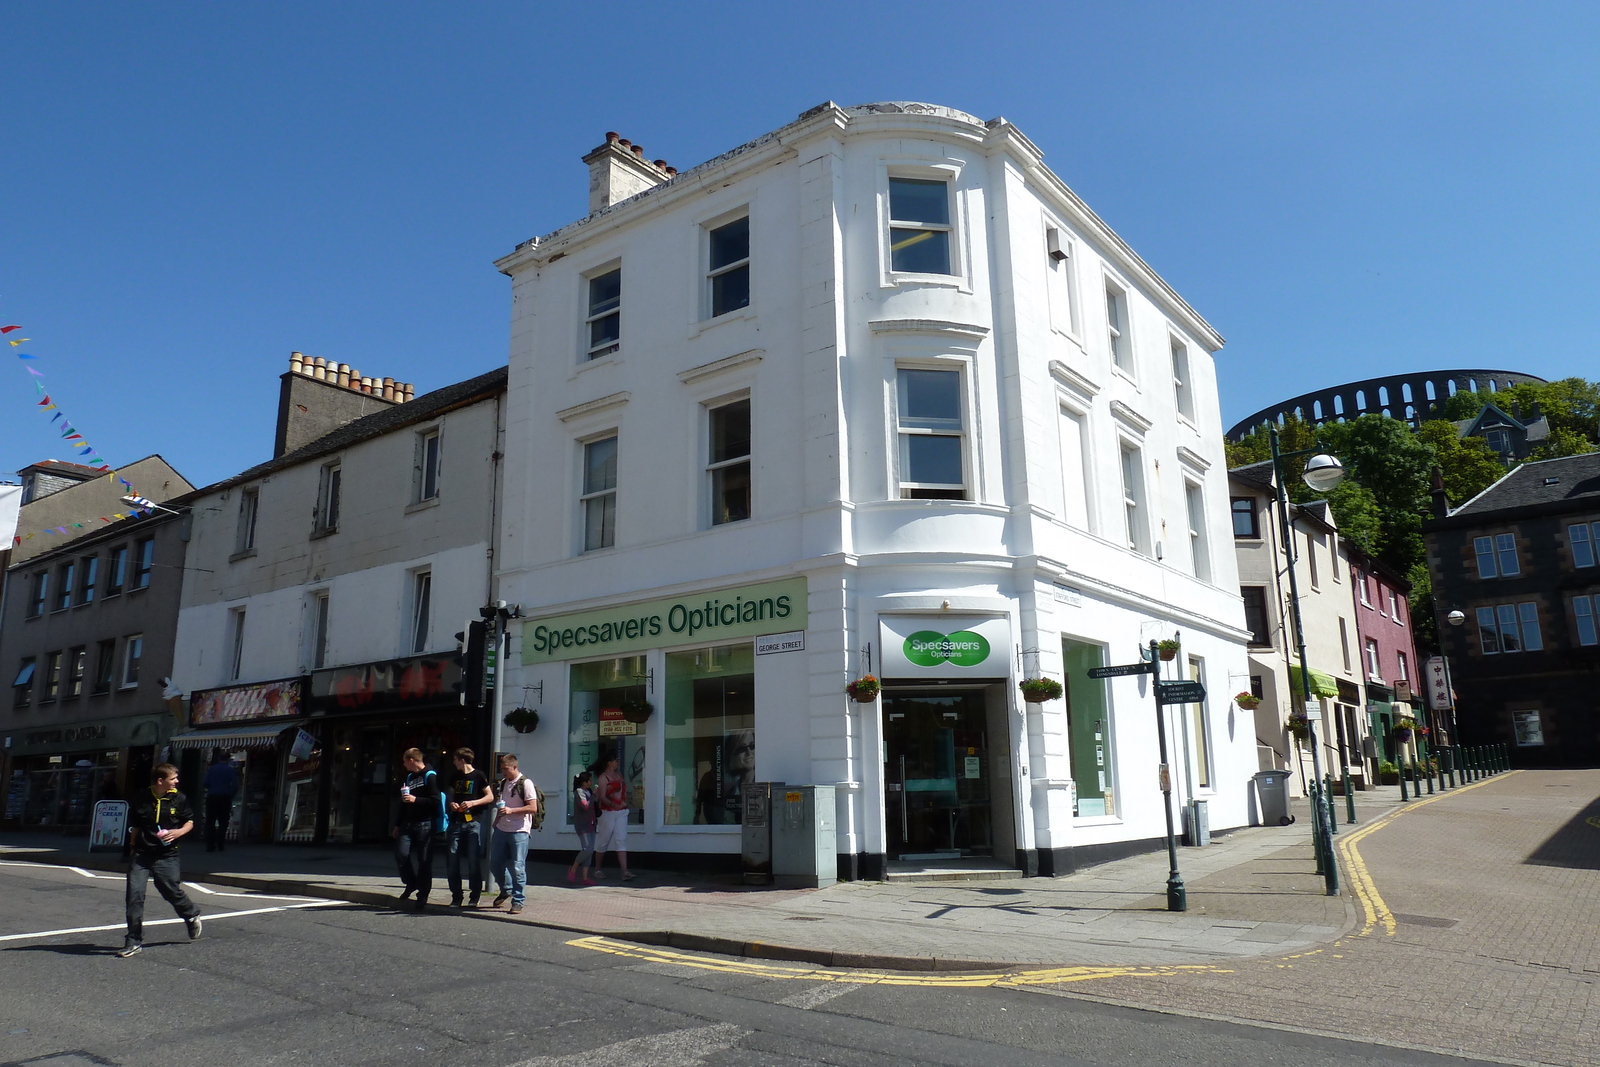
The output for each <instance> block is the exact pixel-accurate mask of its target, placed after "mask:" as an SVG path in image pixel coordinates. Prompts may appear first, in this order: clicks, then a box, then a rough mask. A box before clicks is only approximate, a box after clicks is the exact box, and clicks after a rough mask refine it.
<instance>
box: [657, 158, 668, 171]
mask: <svg viewBox="0 0 1600 1067" xmlns="http://www.w3.org/2000/svg"><path fill="white" fill-rule="evenodd" d="M656 166H658V167H660V168H661V169H662V170H666V169H667V161H666V160H664V159H658V160H656Z"/></svg>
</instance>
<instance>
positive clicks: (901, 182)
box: [889, 178, 954, 274]
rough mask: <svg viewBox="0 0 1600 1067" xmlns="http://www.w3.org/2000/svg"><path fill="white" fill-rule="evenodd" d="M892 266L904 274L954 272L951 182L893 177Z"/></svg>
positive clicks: (890, 242) (891, 187) (890, 221)
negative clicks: (951, 236) (951, 247)
mask: <svg viewBox="0 0 1600 1067" xmlns="http://www.w3.org/2000/svg"><path fill="white" fill-rule="evenodd" d="M889 259H890V265H889V269H890V270H893V271H895V272H896V273H900V274H952V273H954V272H953V271H952V270H951V269H950V184H949V183H948V182H944V181H938V180H930V179H926V178H890V179H889Z"/></svg>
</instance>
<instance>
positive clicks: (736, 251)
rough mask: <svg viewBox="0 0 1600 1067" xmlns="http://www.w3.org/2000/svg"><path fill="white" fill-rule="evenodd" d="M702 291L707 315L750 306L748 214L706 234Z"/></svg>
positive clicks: (712, 315)
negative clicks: (705, 299)
mask: <svg viewBox="0 0 1600 1067" xmlns="http://www.w3.org/2000/svg"><path fill="white" fill-rule="evenodd" d="M707 237H708V239H707V245H708V248H707V252H708V255H707V257H706V262H707V267H708V270H707V273H706V290H707V296H708V298H709V302H710V306H711V317H712V318H716V317H717V316H718V315H726V314H727V313H728V312H730V311H738V310H739V309H740V308H744V307H749V306H750V216H748V215H746V216H745V217H744V218H742V219H735V220H733V221H732V222H730V223H728V224H727V225H725V226H718V227H717V228H716V229H714V230H711V231H709V232H708V235H707Z"/></svg>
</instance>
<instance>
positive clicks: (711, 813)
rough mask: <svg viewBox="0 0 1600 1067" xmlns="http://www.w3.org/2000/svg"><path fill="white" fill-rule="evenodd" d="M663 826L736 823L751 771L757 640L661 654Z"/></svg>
mask: <svg viewBox="0 0 1600 1067" xmlns="http://www.w3.org/2000/svg"><path fill="white" fill-rule="evenodd" d="M665 731H666V738H665V740H666V759H665V767H664V769H663V770H664V774H665V778H664V783H665V784H664V786H663V788H662V792H663V793H664V794H665V799H666V803H665V810H664V814H663V818H662V822H664V823H665V824H666V825H668V826H691V825H693V826H726V825H737V824H738V823H739V822H740V821H741V818H742V815H743V811H744V786H745V784H746V783H747V782H754V781H755V773H756V676H755V646H754V645H749V644H742V645H726V646H722V647H719V648H697V649H694V650H692V651H689V652H669V653H668V654H667V709H666V726H665Z"/></svg>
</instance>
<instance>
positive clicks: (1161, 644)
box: [1156, 637, 1178, 660]
mask: <svg viewBox="0 0 1600 1067" xmlns="http://www.w3.org/2000/svg"><path fill="white" fill-rule="evenodd" d="M1177 654H1178V642H1177V641H1176V640H1174V639H1173V638H1170V637H1169V638H1167V639H1166V640H1165V641H1157V642H1156V655H1158V656H1160V657H1161V658H1162V660H1170V659H1172V658H1174V657H1175V656H1177Z"/></svg>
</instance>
